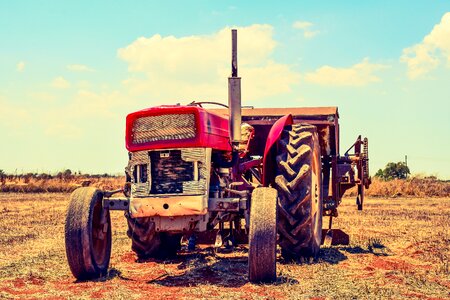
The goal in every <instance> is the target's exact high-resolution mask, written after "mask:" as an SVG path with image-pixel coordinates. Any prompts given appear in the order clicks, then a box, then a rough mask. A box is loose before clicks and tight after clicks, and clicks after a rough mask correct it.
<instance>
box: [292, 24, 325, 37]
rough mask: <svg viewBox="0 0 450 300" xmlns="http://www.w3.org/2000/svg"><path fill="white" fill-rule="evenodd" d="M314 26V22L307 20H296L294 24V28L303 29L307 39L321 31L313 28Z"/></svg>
mask: <svg viewBox="0 0 450 300" xmlns="http://www.w3.org/2000/svg"><path fill="white" fill-rule="evenodd" d="M313 26H314V24H313V23H311V22H307V21H295V22H294V23H293V24H292V28H294V29H299V30H302V31H303V36H304V37H305V38H307V39H309V38H312V37H314V36H316V35H317V34H319V33H320V31H318V30H311V28H312V27H313Z"/></svg>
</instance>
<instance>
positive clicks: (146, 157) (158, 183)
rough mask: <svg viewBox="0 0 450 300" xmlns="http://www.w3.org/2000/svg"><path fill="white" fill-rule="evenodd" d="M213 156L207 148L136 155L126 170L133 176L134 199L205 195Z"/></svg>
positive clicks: (137, 153) (132, 157)
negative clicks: (144, 169) (158, 196)
mask: <svg viewBox="0 0 450 300" xmlns="http://www.w3.org/2000/svg"><path fill="white" fill-rule="evenodd" d="M210 155H211V154H210V152H207V151H206V149H204V148H184V149H168V150H161V151H139V152H134V153H132V154H131V159H130V161H129V163H128V166H127V168H126V172H127V174H128V175H129V176H130V177H131V182H132V185H131V193H132V195H134V197H148V196H152V195H155V196H156V195H169V194H182V195H203V194H205V193H206V192H207V186H208V179H209V172H210V171H209V170H210V168H209V165H210V163H209V161H210V160H209V158H208V157H210ZM145 167H146V171H143V168H145ZM137 168H140V169H139V170H140V171H139V172H137ZM195 169H196V171H195ZM195 173H197V174H198V175H197V176H198V178H197V180H195V178H194V174H195ZM139 174H140V176H139Z"/></svg>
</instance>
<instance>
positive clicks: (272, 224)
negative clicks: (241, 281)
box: [248, 187, 277, 283]
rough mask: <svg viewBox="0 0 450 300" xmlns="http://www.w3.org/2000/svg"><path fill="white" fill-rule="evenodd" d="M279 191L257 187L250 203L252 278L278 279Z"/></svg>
mask: <svg viewBox="0 0 450 300" xmlns="http://www.w3.org/2000/svg"><path fill="white" fill-rule="evenodd" d="M276 224H277V191H276V190H275V189H272V188H266V187H263V188H256V189H254V190H253V193H252V199H251V207H250V230H249V238H248V239H249V250H248V276H249V280H250V282H254V283H260V282H273V281H275V280H276V276H277V275H276V271H277V268H276V247H277V225H276Z"/></svg>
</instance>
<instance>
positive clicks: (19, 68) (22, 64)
mask: <svg viewBox="0 0 450 300" xmlns="http://www.w3.org/2000/svg"><path fill="white" fill-rule="evenodd" d="M16 70H17V72H23V70H25V62H24V61H19V62H18V63H17V65H16Z"/></svg>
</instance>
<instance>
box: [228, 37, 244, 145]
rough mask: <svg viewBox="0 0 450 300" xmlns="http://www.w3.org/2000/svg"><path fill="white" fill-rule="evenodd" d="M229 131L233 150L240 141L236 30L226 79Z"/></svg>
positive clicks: (239, 85) (239, 90) (239, 83)
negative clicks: (229, 74)
mask: <svg viewBox="0 0 450 300" xmlns="http://www.w3.org/2000/svg"><path fill="white" fill-rule="evenodd" d="M228 107H229V123H230V124H229V126H230V127H229V129H230V138H231V142H232V145H233V150H236V151H237V150H238V148H239V141H240V140H241V121H242V120H241V114H242V112H241V77H238V62H237V30H236V29H232V30H231V77H228Z"/></svg>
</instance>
